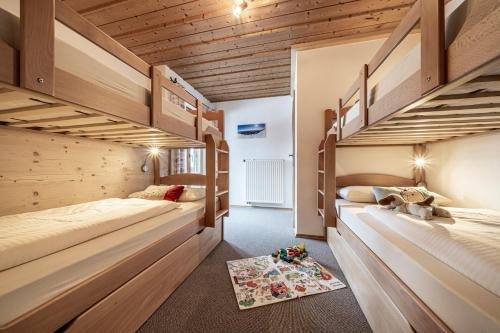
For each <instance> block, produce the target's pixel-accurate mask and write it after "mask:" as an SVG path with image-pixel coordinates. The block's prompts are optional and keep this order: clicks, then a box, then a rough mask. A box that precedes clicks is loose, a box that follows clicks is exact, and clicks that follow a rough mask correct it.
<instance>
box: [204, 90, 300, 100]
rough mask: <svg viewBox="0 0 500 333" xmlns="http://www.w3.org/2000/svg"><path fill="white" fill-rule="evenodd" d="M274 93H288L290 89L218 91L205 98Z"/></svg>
mask: <svg viewBox="0 0 500 333" xmlns="http://www.w3.org/2000/svg"><path fill="white" fill-rule="evenodd" d="M266 93H268V94H274V93H284V94H287V93H290V89H287V88H271V89H255V90H251V91H236V92H232V93H218V94H211V95H208V96H207V98H209V99H210V98H214V99H217V98H220V97H228V98H230V97H232V96H241V95H262V94H266Z"/></svg>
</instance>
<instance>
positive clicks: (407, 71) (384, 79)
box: [343, 0, 465, 125]
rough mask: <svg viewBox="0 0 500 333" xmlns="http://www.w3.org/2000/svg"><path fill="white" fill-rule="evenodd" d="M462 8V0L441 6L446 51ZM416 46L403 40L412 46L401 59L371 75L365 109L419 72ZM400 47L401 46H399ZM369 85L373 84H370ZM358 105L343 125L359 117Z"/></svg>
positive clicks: (395, 57)
mask: <svg viewBox="0 0 500 333" xmlns="http://www.w3.org/2000/svg"><path fill="white" fill-rule="evenodd" d="M464 6H465V0H452V1H449V2H448V3H447V4H446V5H445V17H446V21H445V22H446V23H445V41H446V47H447V46H449V45H450V44H451V42H452V41H453V40H454V38H455V36H456V34H457V33H458V30H459V28H460V25H461V23H462V21H463V20H462V17H463V15H464V11H463V10H462V8H463V7H464ZM416 41H417V42H416V43H415V40H412V38H411V36H410V38H409V39H407V40H404V41H403V43H408V44H409V45H412V44H414V46H413V47H412V48H411V49H410V51H409V52H407V53H406V54H405V55H403V56H402V55H399V54H397V50H396V51H395V52H394V53H395V54H391V56H389V57H388V59H387V60H386V61H385V62H384V63H383V64H382V66H381V67H380V68H379V69H378V70H377V71H376V72H375V73H374V74H373V76H372V77H371V78H370V79H369V80H368V92H367V102H368V107H370V106H372V105H373V104H374V103H375V102H376V101H378V100H380V99H381V98H382V97H384V96H385V95H387V94H388V93H389V92H391V91H392V90H394V89H395V88H397V87H398V86H399V85H401V84H402V83H403V82H405V81H406V80H407V79H409V78H410V77H411V76H412V75H413V74H415V73H417V72H418V71H419V70H420V64H421V61H420V55H421V50H420V46H421V45H420V37H418V38H417V40H416ZM403 43H402V44H403ZM372 82H376V83H375V84H373V83H372ZM359 114H360V113H359V101H357V102H355V103H354V104H353V105H352V106H350V109H349V112H347V114H346V116H345V120H344V122H343V125H345V124H347V123H349V122H351V121H352V120H353V119H357V118H358V116H359Z"/></svg>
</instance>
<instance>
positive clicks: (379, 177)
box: [336, 173, 415, 187]
mask: <svg viewBox="0 0 500 333" xmlns="http://www.w3.org/2000/svg"><path fill="white" fill-rule="evenodd" d="M336 182H337V184H336V185H337V187H346V186H370V185H371V186H415V180H414V179H410V178H405V177H399V176H393V175H385V174H376V173H359V174H352V175H346V176H339V177H336Z"/></svg>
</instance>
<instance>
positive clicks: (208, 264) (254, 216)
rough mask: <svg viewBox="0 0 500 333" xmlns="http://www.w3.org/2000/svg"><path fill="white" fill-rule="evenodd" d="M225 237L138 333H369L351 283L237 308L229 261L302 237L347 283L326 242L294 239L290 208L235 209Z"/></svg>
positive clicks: (226, 224) (261, 253) (312, 253)
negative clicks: (250, 307) (344, 286)
mask: <svg viewBox="0 0 500 333" xmlns="http://www.w3.org/2000/svg"><path fill="white" fill-rule="evenodd" d="M224 236H225V240H224V241H223V242H222V243H221V244H219V245H218V246H217V247H216V248H215V250H214V251H213V252H212V253H211V254H210V255H209V256H208V257H207V258H206V259H205V261H203V262H202V263H201V265H200V266H198V268H197V269H196V270H195V271H194V272H193V273H192V274H191V275H190V276H189V277H188V279H186V281H184V283H183V284H182V285H181V286H180V287H179V288H178V289H177V290H176V291H175V292H174V293H173V294H172V295H171V296H170V297H169V298H168V299H167V300H166V301H165V303H163V304H162V306H161V307H160V308H159V309H158V310H157V311H156V312H155V313H154V314H153V315H152V316H151V317H150V318H149V319H148V321H146V322H145V323H144V325H143V326H142V327H141V328H140V329H139V332H143V333H144V332H245V333H248V332H371V330H370V327H369V325H368V322H367V321H366V318H365V317H364V315H363V312H362V311H361V309H360V307H359V305H358V303H357V301H356V299H355V297H354V295H353V293H352V291H351V289H350V288H349V287H348V288H344V289H339V290H336V291H332V292H328V293H323V294H319V295H312V296H307V297H302V298H299V299H294V300H291V301H287V302H281V303H276V304H272V305H267V306H262V307H258V308H253V309H248V310H243V311H240V310H239V308H238V305H237V302H236V298H235V296H234V291H233V288H232V285H231V280H230V278H229V274H228V271H227V266H226V261H227V260H235V259H242V258H249V257H255V256H261V255H268V254H271V252H272V251H273V250H274V249H275V248H279V247H287V246H290V245H293V244H295V243H297V242H299V241H303V242H305V243H306V248H307V249H308V251H309V253H310V255H311V256H312V257H314V258H315V259H316V260H318V262H320V263H321V264H322V265H324V266H325V267H326V268H327V269H328V270H330V272H332V273H333V274H334V275H335V276H336V277H337V278H339V279H340V280H341V281H342V282H344V283H346V284H347V281H346V279H345V277H344V275H343V274H342V271H341V270H340V267H339V266H338V264H337V262H336V260H335V257H334V256H333V254H332V252H331V250H330V248H329V247H328V245H327V243H326V242H323V241H315V240H303V239H297V238H295V237H294V232H293V228H292V213H291V212H290V211H286V210H273V209H263V208H232V209H231V217H230V218H228V219H227V220H226V222H225V235H224Z"/></svg>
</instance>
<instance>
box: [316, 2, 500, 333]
mask: <svg viewBox="0 0 500 333" xmlns="http://www.w3.org/2000/svg"><path fill="white" fill-rule="evenodd" d="M418 23H420V26H419V27H417V25H418ZM410 33H419V34H420V38H419V39H420V42H419V43H417V44H415V45H414V47H413V48H412V49H411V51H410V52H409V54H408V56H407V57H404V58H403V59H397V58H394V57H393V58H391V53H392V52H393V51H394V50H395V49H396V48H397V46H398V45H400V44H401V43H402V42H403V40H404V39H405V37H406V36H407V35H408V34H410ZM379 68H380V69H382V70H381V72H379V73H377V69H379ZM499 74H500V3H499V2H498V1H494V0H493V1H490V0H468V1H462V0H457V1H454V0H452V1H448V2H447V3H446V6H445V5H444V1H435V0H432V1H431V0H429V1H428V0H417V1H416V2H415V5H414V6H413V7H412V9H411V10H410V12H409V13H408V14H407V16H406V17H405V18H404V19H403V20H402V21H401V22H400V24H399V25H398V27H397V28H396V29H395V30H394V32H393V33H392V34H391V35H390V36H389V37H388V38H387V40H386V42H385V43H384V44H383V45H382V47H381V49H380V50H379V51H378V52H377V53H376V54H375V56H374V58H373V59H372V60H371V61H370V63H369V64H365V65H364V66H362V68H361V70H360V74H359V76H358V77H357V79H356V80H355V82H354V83H353V84H352V85H351V87H350V88H349V90H348V92H347V93H346V94H345V96H344V98H342V99H340V100H339V104H338V109H337V110H336V111H332V110H327V111H326V112H325V136H324V139H323V140H322V141H321V143H320V145H319V149H318V215H320V216H322V217H323V221H324V226H325V229H326V232H327V239H328V243H329V245H330V247H331V248H332V250H333V253H334V255H335V256H336V258H337V260H338V262H339V264H340V266H341V267H342V269H343V271H344V274H345V276H346V278H347V279H348V280H349V284H350V285H351V287H352V289H353V291H354V293H355V295H356V297H357V299H358V301H359V303H360V305H361V307H362V309H363V311H364V313H365V315H366V317H367V319H368V321H369V322H370V324H371V325H372V327H373V328H374V330H379V331H398V332H415V331H416V332H451V331H456V332H470V331H484V332H493V331H498V330H499V329H500V313H499V312H498V309H499V308H500V295H499V293H498V290H496V289H495V286H494V285H491V284H490V282H491V281H490V282H487V281H485V280H482V281H481V279H480V278H478V276H477V275H475V274H479V275H481V276H482V277H483V278H484V277H486V278H487V277H490V278H492V279H495V277H496V276H498V272H495V269H497V267H498V266H497V264H496V262H495V260H496V259H494V257H488V258H486V257H487V256H485V257H482V255H481V254H478V253H473V252H474V251H469V250H470V249H468V250H464V249H467V245H464V244H467V243H468V242H469V243H468V244H474V245H473V247H475V248H476V249H482V250H484V249H486V248H488V250H487V251H486V250H485V252H483V254H484V253H486V252H488V251H491V252H490V253H493V255H494V256H495V255H496V257H498V249H497V250H495V249H494V247H491V244H488V243H487V241H486V242H485V241H484V239H490V238H495V237H497V238H495V239H498V234H497V231H495V230H493V229H488V228H489V227H488V226H491V225H493V224H495V223H497V222H498V219H499V217H498V214H497V213H495V212H492V211H484V210H481V211H480V210H471V209H463V208H458V209H456V208H450V209H451V211H452V217H453V218H454V223H451V224H450V223H449V221H447V220H440V219H438V220H437V221H435V223H433V224H432V226H436V227H434V228H430V229H429V228H428V227H429V224H425V223H422V221H419V220H418V219H412V218H411V217H409V216H404V214H396V213H394V212H390V211H387V210H384V209H382V208H380V207H378V206H377V205H374V204H373V203H368V204H367V203H360V202H352V201H346V200H344V199H342V198H340V196H339V195H338V194H337V190H338V189H340V188H342V187H347V186H382V187H392V186H401V187H409V186H410V187H411V186H417V184H419V183H420V182H422V181H423V180H425V178H424V177H425V174H424V172H423V171H422V170H421V169H419V168H415V169H414V177H413V178H412V179H410V178H403V177H398V176H394V175H383V174H354V175H346V176H341V177H340V176H337V175H336V172H335V154H336V152H335V151H336V148H337V147H359V146H362V147H364V146H387V145H409V146H413V147H414V153H415V156H418V154H421V153H422V151H423V150H424V149H425V144H426V143H431V142H438V141H442V140H451V139H454V138H456V137H463V136H470V135H483V134H488V133H491V132H495V131H498V130H499V129H500V104H499V101H500V100H499V96H500V76H499ZM454 214H457V215H454ZM460 214H465V215H467V216H469V217H468V218H469V221H474V223H472V224H474V225H475V226H478V225H482V226H485V228H484V229H481V228H479V227H477V228H476V229H474V230H470V232H467V233H466V234H465V235H461V236H457V234H456V229H454V228H461V227H465V225H466V223H465V221H466V220H464V219H463V218H462V215H460ZM401 215H403V216H401ZM471 216H472V217H474V218H472V217H471ZM482 218H484V219H483V220H481V219H482ZM495 221H496V222H495ZM419 226H420V227H422V228H421V229H418V227H419ZM437 226H439V227H437ZM406 228H413V231H412V232H411V233H410V234H408V233H406V234H405V231H404V230H406ZM477 233H483V236H479V235H478V234H477ZM424 234H425V235H426V237H428V238H427V240H428V241H426V242H422V241H421V239H420V242H419V241H418V239H419V238H420V237H421V236H422V235H424ZM486 234H487V235H486ZM464 237H465V238H464ZM468 237H471V238H470V239H469V238H468ZM474 237H475V238H474ZM481 237H482V238H481ZM436 239H438V240H439V242H437V243H436V242H435V240H436ZM464 239H465V241H464ZM462 241H463V242H462ZM452 243H453V245H450V244H452ZM433 246H436V247H435V248H433ZM440 246H441V247H440ZM447 246H451V247H452V248H453V249H454V252H453V251H452V252H450V251H449V250H450V248H451V247H448V248H447ZM471 246H472V245H471ZM495 251H496V252H495ZM453 253H455V254H456V253H462V254H464V253H467V255H465V254H464V256H463V257H462V258H461V259H460V260H458V261H456V262H453V261H452V257H453V255H454V254H453ZM466 258H469V259H466ZM470 258H473V259H470ZM464 262H467V263H466V264H464ZM477 262H481V263H484V265H483V266H482V268H481V269H483V273H478V271H476V272H472V271H470V270H469V271H467V270H468V269H471V267H476V268H477V266H476V264H475V263H477ZM473 263H474V264H473ZM487 270H490V271H489V273H484V272H485V271H487Z"/></svg>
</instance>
